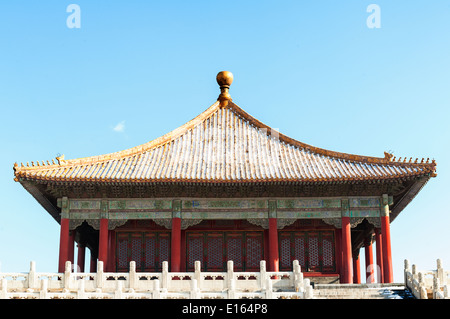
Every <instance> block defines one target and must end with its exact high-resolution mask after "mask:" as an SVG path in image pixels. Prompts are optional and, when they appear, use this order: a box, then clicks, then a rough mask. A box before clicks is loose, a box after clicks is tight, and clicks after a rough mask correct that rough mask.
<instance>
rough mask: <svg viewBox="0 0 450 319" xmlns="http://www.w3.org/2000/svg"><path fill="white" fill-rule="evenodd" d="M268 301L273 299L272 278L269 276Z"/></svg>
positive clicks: (267, 284) (267, 282)
mask: <svg viewBox="0 0 450 319" xmlns="http://www.w3.org/2000/svg"><path fill="white" fill-rule="evenodd" d="M266 299H273V287H272V279H270V276H267V280H266Z"/></svg>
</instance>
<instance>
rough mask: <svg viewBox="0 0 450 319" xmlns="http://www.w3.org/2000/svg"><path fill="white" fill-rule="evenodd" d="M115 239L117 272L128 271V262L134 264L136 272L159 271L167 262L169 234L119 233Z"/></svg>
mask: <svg viewBox="0 0 450 319" xmlns="http://www.w3.org/2000/svg"><path fill="white" fill-rule="evenodd" d="M116 238H117V239H116V240H117V243H116V269H117V271H128V270H129V267H130V261H135V262H136V271H147V272H151V271H160V270H161V268H162V262H163V261H168V260H169V257H170V234H169V233H164V232H151V233H149V232H119V233H117V236H116Z"/></svg>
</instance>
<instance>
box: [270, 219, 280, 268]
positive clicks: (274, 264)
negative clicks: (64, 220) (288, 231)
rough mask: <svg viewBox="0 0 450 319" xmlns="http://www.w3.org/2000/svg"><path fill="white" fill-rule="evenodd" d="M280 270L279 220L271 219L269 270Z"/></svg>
mask: <svg viewBox="0 0 450 319" xmlns="http://www.w3.org/2000/svg"><path fill="white" fill-rule="evenodd" d="M279 269H280V268H279V256H278V229H277V219H276V218H269V270H270V271H279Z"/></svg>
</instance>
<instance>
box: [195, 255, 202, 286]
mask: <svg viewBox="0 0 450 319" xmlns="http://www.w3.org/2000/svg"><path fill="white" fill-rule="evenodd" d="M201 271H202V264H201V262H200V261H199V260H196V261H195V262H194V279H195V280H197V281H198V282H199V283H200V282H201V275H202V273H201Z"/></svg>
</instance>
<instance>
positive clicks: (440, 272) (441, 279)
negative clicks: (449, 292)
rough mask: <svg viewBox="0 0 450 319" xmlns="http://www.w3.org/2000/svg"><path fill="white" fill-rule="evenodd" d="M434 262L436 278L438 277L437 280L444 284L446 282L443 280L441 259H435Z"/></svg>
mask: <svg viewBox="0 0 450 319" xmlns="http://www.w3.org/2000/svg"><path fill="white" fill-rule="evenodd" d="M436 263H437V270H436V276H437V278H438V279H439V282H440V283H441V284H442V285H445V284H446V282H445V279H444V269H443V267H442V261H441V260H440V259H438V260H437V261H436Z"/></svg>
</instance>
